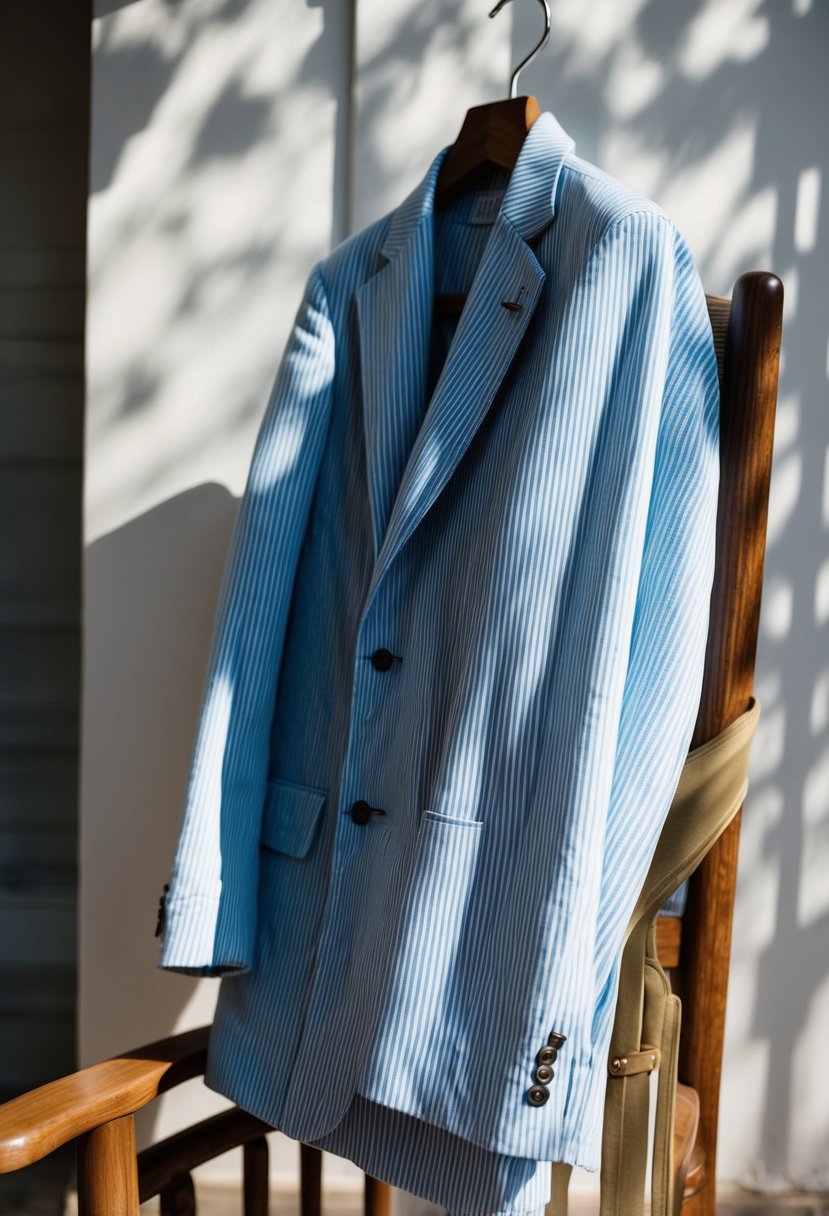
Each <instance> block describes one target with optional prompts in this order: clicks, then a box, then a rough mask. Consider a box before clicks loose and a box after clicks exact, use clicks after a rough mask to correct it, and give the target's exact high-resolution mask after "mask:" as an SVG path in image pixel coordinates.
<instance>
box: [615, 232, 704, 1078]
mask: <svg viewBox="0 0 829 1216" xmlns="http://www.w3.org/2000/svg"><path fill="white" fill-rule="evenodd" d="M660 222H661V223H662V224H663V229H662V239H663V241H664V251H663V254H662V260H663V263H664V266H665V273H664V282H665V287H666V288H669V291H670V300H671V304H670V307H669V308H666V309H664V320H663V322H662V324H661V326H660V323H659V321H658V320H656V319H655V320H654V325H655V334H656V337H657V340H658V341H659V343H660V345H661V346H663V347H664V349H665V351H666V352H667V355H666V358H665V359H664V361H662V362H660V361H659V360H656V361H655V366H656V367H657V368H659V369H660V370H659V371H658V373H657V379H656V382H655V383H656V387H657V388H658V390H659V397H660V408H659V410H658V411H657V413H656V416H657V418H658V429H657V432H656V440H655V447H654V449H653V458H652V462H651V468H652V471H651V473H650V487H649V494H648V495H647V499H646V501H647V513H646V520H645V530H644V537H643V542H642V547H641V557H640V562H639V567H638V573H637V584H636V587H637V589H636V596H635V602H634V608H633V616H632V621H631V626H630V643H629V649H628V654H627V664H626V669H625V676H624V683H623V693H622V700H621V710H620V713H619V717H618V729H617V733H616V740H615V753H614V761H613V765H612V781H611V786H610V793H609V801H608V805H607V815H606V822H605V824H604V843H603V849H602V865H601V876H600V889H599V899H598V911H597V918H596V925H595V943H594V945H595V955H594V970H593V998H594V1004H593V1019H592V1027H591V1030H592V1047H593V1054H594V1056H596V1055H598V1056H599V1064H600V1065H601V1066H602V1075H604V1057H605V1056H606V1054H607V1050H608V1047H609V1042H610V1036H611V1032H612V1027H613V1019H614V1013H615V1006H616V998H617V994H618V980H619V967H620V963H621V954H622V948H623V944H624V940H625V934H626V930H627V925H628V921H629V918H630V916H631V914H632V912H633V908H634V906H635V904H636V901H637V899H638V897H639V893H640V891H641V888H642V885H643V883H644V881H645V878H646V876H647V871H648V868H649V866H650V862H651V860H652V857H653V854H654V851H655V849H656V845H657V842H658V840H659V835H660V832H661V830H662V826H663V824H664V822H665V820H666V818H667V815H668V811H669V809H670V806H671V803H672V801H673V797H674V794H675V793H676V789H677V785H678V782H679V778H680V774H681V772H682V768H683V765H684V763H685V759H686V757H687V754H688V749H689V747H690V744H691V737H692V734H693V730H694V725H695V723H696V718H697V714H698V710H699V703H700V695H701V691H702V679H703V673H704V661H705V652H706V646H707V638H708V626H709V615H710V598H711V590H712V586H713V578H714V568H715V556H716V526H717V505H718V494H719V478H720V467H719V407H720V393H719V382H718V374H717V362H716V353H715V350H714V343H713V336H712V333H711V325H710V321H709V317H708V308H707V304H706V300H705V294H704V291H703V288H702V284H701V282H700V280H699V276H698V274H697V271H696V268H695V266H694V263H693V260H692V257H691V254H690V251H689V249H688V246H687V244H686V242H685V240H684V238H683V237H682V236H681V234H680V233H679V232H678V231H677V230H676V229H675V228H674V227H673V225H671V224H670V223H669V222H668V221H665V220H661V221H660ZM654 399H656V398H654Z"/></svg>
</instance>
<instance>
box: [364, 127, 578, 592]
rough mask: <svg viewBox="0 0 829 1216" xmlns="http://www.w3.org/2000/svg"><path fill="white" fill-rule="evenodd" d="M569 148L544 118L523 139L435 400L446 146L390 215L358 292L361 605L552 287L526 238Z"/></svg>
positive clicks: (462, 447)
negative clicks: (366, 521) (371, 558)
mask: <svg viewBox="0 0 829 1216" xmlns="http://www.w3.org/2000/svg"><path fill="white" fill-rule="evenodd" d="M573 147H574V143H573V140H572V139H571V138H570V137H569V136H568V135H567V134H566V132H564V130H563V129H562V128H561V126H560V125H559V123H558V122H557V120H556V119H555V118H554V116H553V115H552V114H551V113H549V112H548V111H544V112H543V113H542V114H541V115H540V116H539V117H538V118H537V119H536V121H535V122H534V123H533V125H532V126H531V127H530V130H529V131H528V132H527V136H526V138H525V140H524V143H523V145H522V147H521V151H520V153H519V156H518V160H517V162H516V164H515V166H514V168H513V170H512V174H511V176H510V180H509V184H508V186H507V190H506V192H505V194H504V197H503V199H502V201H501V209H500V211H499V213H498V215H497V217H496V220H495V223H494V224H493V227H492V231H491V233H490V237H489V241H488V243H487V245H486V248H485V250H484V253H483V256H482V258H481V260H480V262H479V264H478V268H477V271H476V274H475V277H474V280H473V283H472V286H471V288H470V291H469V295H468V297H467V300H466V304H465V306H464V309H463V312H462V314H461V317H460V320H459V322H458V326H457V328H456V330H455V334H454V337H453V339H452V343H451V346H450V348H449V352H448V354H447V357H446V360H445V362H444V364H443V367H442V369H441V373H440V376H439V378H438V381H437V384H436V385H435V389H434V392H433V394H432V397H431V400H430V401H429V402H427V401H426V400H425V397H426V382H427V374H428V366H429V343H430V337H431V325H432V308H433V295H434V262H433V254H434V210H433V206H434V193H435V184H436V181H437V176H438V173H439V171H440V166H441V163H442V161H443V157H444V156H445V154H446V152H447V151H448V147H446V148H443V149H441V151H440V152H439V153H438V154H437V156H436V157H435V158H434V160H433V162H432V164H431V166H430V167H429V170H428V172H427V173H426V175H425V177H424V178H423V180H422V181H421V182H420V183H419V185H418V186H417V187H416V188H415V189H414V190H413V191H412V193H411V194H410V195H409V196H408V197H407V198H406V199H404V201H403V203H401V205H400V207H399V208H397V210H396V211H395V212H394V215H393V218H392V221H391V223H390V225H389V229H388V232H387V235H386V240H385V242H384V244H383V247H382V250H381V257H382V258H383V259H384V261H383V264H382V265H381V267H380V269H379V270H378V271H377V272H376V273H375V274H374V275H373V276H372V277H371V278H369V279H368V280H366V282H365V283H363V284H362V285H361V286H360V287H359V288H358V289H357V292H356V302H357V315H358V322H359V328H360V358H361V374H362V381H361V382H362V393H363V402H362V404H363V421H364V427H365V440H366V461H367V470H368V481H369V495H370V499H371V513H372V524H373V532H374V545H375V559H376V560H375V567H374V573H373V576H372V581H371V586H370V588H369V592H368V597H367V600H366V606H367V604H368V601H369V600H370V599H371V597H372V595H373V593H374V591H375V589H376V588H377V586H378V585H379V583H380V581H381V579H382V578H383V576H384V574H385V573H386V571H387V570H388V568H389V566H390V565H391V563H392V562H393V561H394V559H395V557H396V556H397V554H398V553H399V552H400V549H401V548H402V546H403V545H404V544H405V543H406V541H407V539H408V538H409V536H411V534H412V532H413V531H414V529H415V528H416V527H417V525H418V524H419V522H420V521H421V519H422V518H423V516H424V515H425V514H426V512H427V511H428V509H429V507H430V506H431V505H432V503H433V502H434V501H435V499H436V498H437V496H438V494H439V493H440V491H441V490H442V489H443V487H444V486H445V485H446V483H447V481H448V480H449V478H450V477H451V476H452V473H453V472H454V470H455V469H456V467H457V465H458V463H459V461H460V459H461V457H462V456H463V454H464V452H465V451H466V449H467V447H468V446H469V444H470V442H471V440H472V438H473V436H474V434H475V432H476V431H477V429H478V427H479V426H480V425H481V422H482V421H483V418H484V416H485V415H486V412H487V410H488V409H489V407H490V405H491V404H492V401H493V400H494V398H495V395H496V393H497V392H498V389H499V387H500V385H501V383H502V382H503V379H504V377H505V376H506V373H507V371H508V369H509V367H510V365H511V363H512V360H513V358H514V356H515V353H516V351H517V349H518V346H519V344H520V342H521V339H522V337H523V336H524V333H525V332H526V329H527V326H528V325H529V323H530V320H531V318H532V315H533V312H534V310H535V307H536V305H537V303H538V300H539V298H540V296H541V291H542V287H543V284H544V277H545V276H544V270H543V268H542V267H541V265H540V263H539V261H538V259H537V258H536V256H535V254H534V252H533V251H532V249H531V248H530V246H529V244H528V240H529V238H531V237H532V236H535V235H536V234H537V233H538V232H540V231H541V229H542V228H544V227H545V226H546V225H547V224H549V223H550V221H551V220H552V219H553V216H554V210H555V196H556V186H557V181H558V175H559V172H560V169H561V165H562V162H563V160H564V158H565V156H566V155H567V153H568V152H570V150H571V149H572V148H573ZM502 301H507V302H508V303H513V304H518V305H519V306H520V307H518V308H508V307H506V306H505V305H504V304H503V303H502Z"/></svg>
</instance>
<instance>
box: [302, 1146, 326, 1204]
mask: <svg viewBox="0 0 829 1216" xmlns="http://www.w3.org/2000/svg"><path fill="white" fill-rule="evenodd" d="M299 1210H300V1216H320V1214H321V1211H322V1149H319V1148H314V1147H313V1145H311V1144H302V1143H301V1144H300V1146H299Z"/></svg>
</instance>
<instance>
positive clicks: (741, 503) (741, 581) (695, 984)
mask: <svg viewBox="0 0 829 1216" xmlns="http://www.w3.org/2000/svg"><path fill="white" fill-rule="evenodd" d="M708 305H709V316H710V318H711V325H712V330H713V332H714V339H715V346H716V348H717V350H718V353H719V360H720V373H721V408H720V497H719V510H718V516H717V560H716V572H715V578H714V586H713V589H712V593H711V615H710V625H709V632H708V646H707V651H706V658H705V673H704V678H703V688H702V696H701V699H700V710H699V715H698V717H697V722H696V726H695V729H694V734H693V737H692V740H691V745H690V746H691V747H692V748H694V747H698V746H699V745H700V744H701V743H704V742H705V741H706V740H708V739H711V738H713V737H714V736H715V735H716V734H718V733H719V732H720V731H721V730H723V729H724V728H725V726H727V725H728V724H729V723H730V722H732V721H733V720H734V718H735V717H737V715H738V714H740V713H742V711H743V710H744V709H745V708H746V707H747V705H748V700H749V696H750V694H751V692H752V689H753V684H754V667H755V655H756V649H757V637H758V632H759V623H760V601H761V595H762V586H763V570H764V563H765V550H766V524H767V519H768V499H769V488H770V483H771V464H772V449H773V443H774V420H775V412H776V405H777V383H778V373H779V362H780V341H781V333H782V321H783V284H782V283H781V281H780V279H779V278H778V277H777V276H776V275H773V274H770V273H768V272H765V271H755V272H751V273H748V274H744V275H741V276H740V278H739V279H738V280H737V282H736V284H735V287H734V293H733V296H732V301H731V306H730V308H726V307H725V302H724V301H723V300H722V299H721V297H709V299H708ZM741 816H742V809H741V810H740V811H739V812H738V814H737V815H736V817H735V818H734V820H733V821H732V823H731V824H730V826H729V827H728V828H727V829H726V831H725V832H724V833H723V835H722V836H721V837H720V839H719V840H718V841H717V843H716V844H715V845H714V847H713V848H712V849H711V850H710V852H709V853H708V855H707V856H706V857H705V859H704V860H703V862H702V863H701V865H700V866H699V868H698V869H697V870H696V872H695V873H694V874H693V875H692V877H691V879H690V882H689V889H688V902H687V905H686V909H685V913H684V916H683V923H682V959H681V967H680V973H681V985H682V994H683V995H682V1001H683V1008H682V1034H681V1037H680V1047H679V1079H680V1081H681V1082H683V1083H684V1084H686V1085H688V1086H690V1087H691V1088H692V1089H693V1090H695V1091H696V1093H697V1094H698V1096H699V1103H700V1117H699V1133H698V1137H697V1144H696V1147H695V1156H694V1159H693V1160H692V1162H691V1165H690V1167H689V1172H688V1177H687V1180H686V1186H685V1196H686V1197H685V1201H684V1203H683V1209H682V1211H683V1216H713V1214H714V1213H715V1212H716V1185H715V1179H716V1146H717V1120H718V1113H719V1096H720V1079H721V1073H722V1056H723V1042H724V1037H725V1011H726V999H727V992H728V972H729V964H730V958H731V926H732V916H733V908H734V890H735V886H736V880H737V853H738V844H739V838H740V823H741ZM678 1116H679V1112H678V1111H677V1117H678Z"/></svg>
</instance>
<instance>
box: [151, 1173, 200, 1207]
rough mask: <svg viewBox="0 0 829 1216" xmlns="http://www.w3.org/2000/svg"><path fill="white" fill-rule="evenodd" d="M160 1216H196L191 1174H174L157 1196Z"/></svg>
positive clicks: (194, 1190) (194, 1193)
mask: <svg viewBox="0 0 829 1216" xmlns="http://www.w3.org/2000/svg"><path fill="white" fill-rule="evenodd" d="M158 1200H159V1204H158V1206H159V1210H160V1212H161V1216H196V1188H195V1186H194V1185H193V1178H192V1175H191V1174H184V1173H182V1174H176V1176H175V1178H173V1179H172V1181H171V1182H170V1183H168V1185H167V1186H165V1188H164V1190H163V1191H161V1193H160V1194H159V1196H158Z"/></svg>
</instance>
